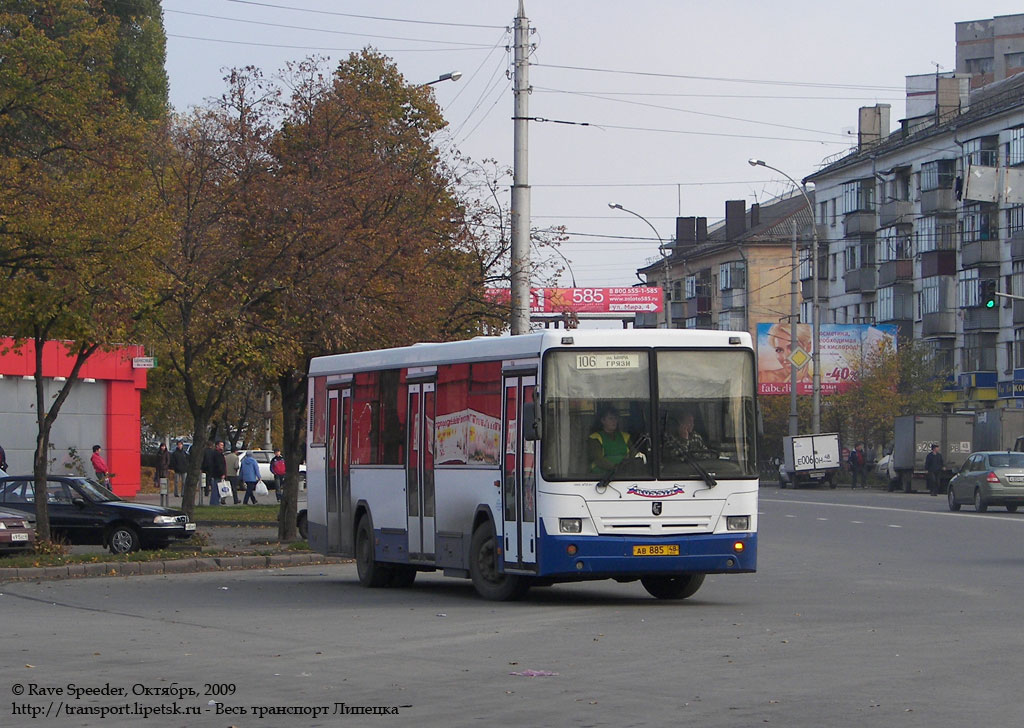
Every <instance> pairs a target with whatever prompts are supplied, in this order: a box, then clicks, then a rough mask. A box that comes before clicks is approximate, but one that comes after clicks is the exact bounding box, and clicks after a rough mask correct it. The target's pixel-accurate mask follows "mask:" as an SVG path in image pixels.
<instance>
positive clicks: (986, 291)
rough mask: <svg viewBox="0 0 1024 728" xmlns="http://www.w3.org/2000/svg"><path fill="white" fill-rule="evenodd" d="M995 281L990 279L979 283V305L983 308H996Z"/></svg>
mask: <svg viewBox="0 0 1024 728" xmlns="http://www.w3.org/2000/svg"><path fill="white" fill-rule="evenodd" d="M996 298H997V294H996V281H994V280H992V279H991V278H989V279H986V280H983V281H981V303H982V305H983V306H984V307H985V308H995V307H996Z"/></svg>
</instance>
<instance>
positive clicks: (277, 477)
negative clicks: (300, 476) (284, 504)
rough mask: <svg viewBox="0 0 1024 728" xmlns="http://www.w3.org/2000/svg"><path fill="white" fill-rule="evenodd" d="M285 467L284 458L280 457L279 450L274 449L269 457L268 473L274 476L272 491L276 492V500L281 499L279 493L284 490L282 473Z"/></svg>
mask: <svg viewBox="0 0 1024 728" xmlns="http://www.w3.org/2000/svg"><path fill="white" fill-rule="evenodd" d="M285 471H286V468H285V463H284V458H283V457H281V451H280V450H274V457H272V458H270V473H271V474H272V475H273V476H274V492H275V493H276V494H277V500H278V501H280V500H281V494H282V493H283V492H284V474H285Z"/></svg>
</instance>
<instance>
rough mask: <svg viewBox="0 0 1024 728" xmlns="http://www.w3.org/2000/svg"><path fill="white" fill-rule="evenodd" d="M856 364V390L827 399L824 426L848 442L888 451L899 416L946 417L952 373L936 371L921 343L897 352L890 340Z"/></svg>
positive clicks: (907, 344)
mask: <svg viewBox="0 0 1024 728" xmlns="http://www.w3.org/2000/svg"><path fill="white" fill-rule="evenodd" d="M852 364H853V367H852V368H853V370H854V374H855V378H854V381H853V384H852V386H850V387H849V388H848V389H846V390H845V391H844V392H843V393H842V394H836V395H830V396H829V397H827V398H824V399H823V402H824V404H825V406H824V407H823V410H822V421H823V422H825V423H826V424H827V425H830V426H832V427H833V428H834V431H837V432H840V433H842V435H843V440H844V442H847V443H853V442H865V443H869V444H872V445H876V446H878V447H880V448H882V449H883V450H884V449H885V448H886V446H887V445H889V444H890V443H891V442H892V438H893V427H894V422H895V419H896V417H897V416H899V415H909V414H928V413H933V412H941V411H942V403H941V394H942V389H943V387H944V386H945V384H946V380H947V377H948V375H949V372H946V371H941V370H938V369H936V366H935V363H934V360H933V359H932V357H931V350H930V349H929V348H927V347H925V346H923V345H921V344H920V343H919V342H915V341H906V340H904V341H901V342H900V343H899V347H898V348H893V346H892V344H891V343H889V341H888V340H885V341H882V342H881V343H880V344H879V345H878V346H877V347H875V348H873V349H870V350H868V351H865V352H864V354H863V355H862V356H861V357H860V359H859V361H855V362H852Z"/></svg>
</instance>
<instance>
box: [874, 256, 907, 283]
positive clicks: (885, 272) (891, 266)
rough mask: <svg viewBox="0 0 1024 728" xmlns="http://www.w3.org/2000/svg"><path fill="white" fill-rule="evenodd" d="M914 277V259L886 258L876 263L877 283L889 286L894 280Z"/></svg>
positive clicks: (905, 279)
mask: <svg viewBox="0 0 1024 728" xmlns="http://www.w3.org/2000/svg"><path fill="white" fill-rule="evenodd" d="M913 278H914V261H912V260H911V259H910V258H904V259H902V260H886V261H884V262H882V263H879V265H878V285H879V286H880V287H881V286H891V285H892V284H893V283H895V282H896V281H909V280H913Z"/></svg>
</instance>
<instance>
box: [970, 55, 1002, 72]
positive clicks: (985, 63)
mask: <svg viewBox="0 0 1024 728" xmlns="http://www.w3.org/2000/svg"><path fill="white" fill-rule="evenodd" d="M994 62H995V58H994V57H992V56H988V57H987V58H968V59H967V60H966V61H965V62H964V70H965V71H967V73H978V74H984V73H992V69H993V68H995V65H994Z"/></svg>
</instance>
